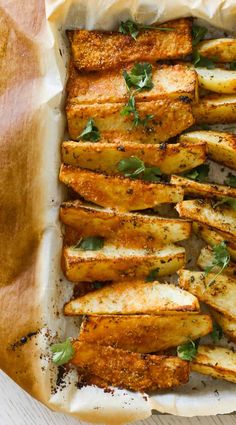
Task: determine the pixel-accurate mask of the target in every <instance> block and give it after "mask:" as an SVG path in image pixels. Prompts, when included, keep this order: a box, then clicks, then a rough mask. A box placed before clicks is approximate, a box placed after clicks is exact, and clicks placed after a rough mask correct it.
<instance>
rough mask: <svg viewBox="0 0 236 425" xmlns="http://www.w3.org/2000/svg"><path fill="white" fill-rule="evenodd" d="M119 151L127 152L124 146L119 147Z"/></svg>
mask: <svg viewBox="0 0 236 425" xmlns="http://www.w3.org/2000/svg"><path fill="white" fill-rule="evenodd" d="M117 150H118V151H120V152H125V148H124V146H118V148H117Z"/></svg>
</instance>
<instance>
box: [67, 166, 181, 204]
mask: <svg viewBox="0 0 236 425" xmlns="http://www.w3.org/2000/svg"><path fill="white" fill-rule="evenodd" d="M59 178H60V180H61V182H63V183H65V184H66V185H67V186H69V187H71V188H72V189H73V190H74V191H75V192H77V193H78V194H79V195H80V196H82V197H83V198H85V199H86V200H87V201H90V202H93V203H94V204H97V205H100V206H103V207H109V208H114V209H116V210H118V211H133V210H142V209H146V208H153V207H154V206H156V205H159V204H163V203H169V202H170V203H172V202H173V203H175V202H178V201H180V200H182V199H183V189H182V188H181V187H177V186H173V185H170V184H167V183H149V182H146V181H143V180H134V179H129V178H123V177H120V176H106V175H104V174H99V173H95V172H92V171H88V170H83V169H80V168H75V167H72V166H70V165H62V166H61V170H60V176H59Z"/></svg>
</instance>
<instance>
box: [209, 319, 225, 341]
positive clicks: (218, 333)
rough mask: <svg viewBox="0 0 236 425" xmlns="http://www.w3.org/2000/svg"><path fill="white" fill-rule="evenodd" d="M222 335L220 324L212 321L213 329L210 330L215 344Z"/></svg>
mask: <svg viewBox="0 0 236 425" xmlns="http://www.w3.org/2000/svg"><path fill="white" fill-rule="evenodd" d="M222 337H223V331H222V328H221V326H220V325H218V323H216V322H215V323H213V330H212V332H211V338H212V340H213V342H214V343H215V344H217V342H219V341H220V340H221V338H222Z"/></svg>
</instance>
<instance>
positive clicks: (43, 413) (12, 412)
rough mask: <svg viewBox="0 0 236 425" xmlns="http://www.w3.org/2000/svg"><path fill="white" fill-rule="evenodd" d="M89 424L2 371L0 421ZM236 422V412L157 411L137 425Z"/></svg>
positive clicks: (224, 424) (26, 424) (6, 424)
mask: <svg viewBox="0 0 236 425" xmlns="http://www.w3.org/2000/svg"><path fill="white" fill-rule="evenodd" d="M79 424H80V425H85V422H81V421H78V420H76V419H73V418H70V417H69V416H66V415H62V414H60V413H54V412H51V411H50V410H49V409H47V408H46V407H44V406H43V405H42V404H40V403H38V402H37V401H35V400H34V399H33V398H32V397H30V396H29V395H28V394H26V393H25V392H24V391H23V390H22V389H21V388H19V387H18V386H17V385H16V384H15V383H14V382H13V381H11V380H10V379H9V378H8V377H7V376H6V375H5V374H3V373H0V425H79ZM155 424H158V425H236V416H234V415H221V416H209V417H195V418H180V417H176V416H170V415H155V416H152V417H151V418H150V419H146V420H145V421H139V422H136V423H135V424H134V425H155Z"/></svg>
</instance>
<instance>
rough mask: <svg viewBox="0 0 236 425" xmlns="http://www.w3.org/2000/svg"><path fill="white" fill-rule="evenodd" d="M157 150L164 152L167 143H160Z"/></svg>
mask: <svg viewBox="0 0 236 425" xmlns="http://www.w3.org/2000/svg"><path fill="white" fill-rule="evenodd" d="M159 148H160V149H161V150H163V151H164V150H165V149H166V148H167V143H166V142H164V143H161V144H160V145H159Z"/></svg>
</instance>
